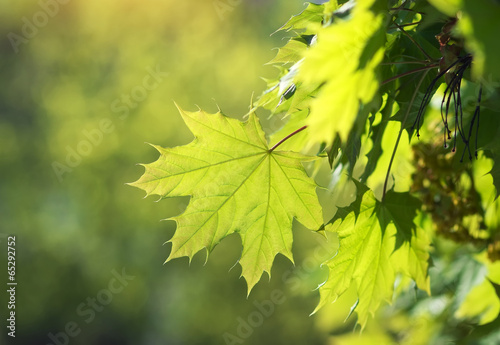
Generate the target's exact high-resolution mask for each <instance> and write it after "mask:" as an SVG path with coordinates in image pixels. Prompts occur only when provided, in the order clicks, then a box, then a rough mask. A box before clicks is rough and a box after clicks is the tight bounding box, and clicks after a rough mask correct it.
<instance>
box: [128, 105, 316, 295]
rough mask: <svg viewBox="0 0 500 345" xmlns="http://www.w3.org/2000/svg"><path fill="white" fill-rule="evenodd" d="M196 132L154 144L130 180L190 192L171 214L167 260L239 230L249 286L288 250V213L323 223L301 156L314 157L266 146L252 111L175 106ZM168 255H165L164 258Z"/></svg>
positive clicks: (149, 188) (158, 190)
mask: <svg viewBox="0 0 500 345" xmlns="http://www.w3.org/2000/svg"><path fill="white" fill-rule="evenodd" d="M180 112H181V115H182V118H183V119H184V122H185V123H186V125H187V126H188V127H189V129H190V130H191V132H192V133H193V134H194V136H195V138H196V139H195V140H194V141H193V142H191V143H190V144H188V145H186V146H182V147H176V148H171V149H164V148H161V147H156V149H157V150H158V151H159V152H160V154H161V156H160V158H159V159H158V160H157V161H156V162H154V163H151V164H147V165H145V168H146V172H145V173H144V175H143V176H142V177H141V178H140V179H139V180H138V181H137V182H135V183H133V184H132V185H133V186H136V187H139V188H142V189H144V190H145V191H146V192H147V194H148V195H152V194H155V195H159V196H161V197H162V198H165V197H172V196H192V199H191V202H190V203H189V205H188V207H187V209H186V211H185V212H184V213H183V214H182V215H180V216H178V217H174V218H173V219H174V220H175V221H176V222H177V231H176V233H175V235H174V237H173V238H172V239H171V240H170V242H171V243H172V251H171V252H170V256H169V258H168V260H170V259H174V258H178V257H182V256H187V257H189V258H190V259H191V258H192V257H193V256H194V255H195V254H196V253H197V252H198V251H200V250H202V249H204V248H206V249H207V250H208V252H210V251H212V250H213V248H214V247H215V246H216V245H217V244H218V243H219V242H220V241H221V240H222V239H223V238H224V237H226V236H228V235H230V234H232V233H234V232H238V233H239V234H240V236H241V239H242V242H243V252H242V254H241V258H240V260H239V263H240V265H241V267H242V276H243V277H244V278H245V279H246V281H247V284H248V293H250V290H251V289H252V287H253V286H254V285H255V284H256V283H257V282H258V281H259V280H260V277H261V275H262V272H263V271H264V272H268V274H269V275H270V274H271V267H272V265H273V261H274V257H275V256H276V254H278V253H281V254H283V255H285V256H286V257H287V258H289V259H290V260H292V261H293V257H292V229H291V228H292V217H295V218H296V219H297V220H298V221H299V222H301V223H302V224H304V225H305V226H306V227H308V228H310V229H319V227H320V226H321V224H322V214H321V206H320V204H319V201H318V198H317V196H316V192H315V188H316V184H315V183H314V182H313V181H312V180H311V179H309V177H308V176H307V175H306V173H305V171H304V168H303V167H302V165H301V162H304V161H307V160H311V159H314V157H307V156H304V155H301V154H298V153H294V152H288V151H276V150H274V149H269V147H268V146H267V142H266V138H265V135H264V132H263V131H262V129H261V126H260V123H259V121H258V118H257V116H255V115H254V114H250V116H249V119H248V121H246V122H240V121H238V120H236V119H231V118H228V117H226V116H224V115H222V114H221V113H217V114H213V115H210V114H207V113H205V112H203V111H198V112H194V113H193V112H186V111H183V110H180ZM168 260H167V261H168Z"/></svg>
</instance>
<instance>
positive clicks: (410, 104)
mask: <svg viewBox="0 0 500 345" xmlns="http://www.w3.org/2000/svg"><path fill="white" fill-rule="evenodd" d="M427 73H429V69H427V70H426V71H425V72H424V74H423V75H422V77H421V78H420V80H419V81H418V84H417V87H416V88H415V91H414V92H413V95H412V96H411V100H410V103H409V104H408V108H407V109H406V114H405V117H404V118H403V121H401V129H400V130H399V133H398V137H397V139H396V144H395V145H394V150H393V151H392V156H391V160H390V161H389V167H388V168H387V174H386V175H385V181H384V189H383V192H382V202H383V201H384V198H385V194H386V193H387V183H388V181H389V175H390V174H391V168H392V163H394V157H395V156H396V151H397V150H398V145H399V141H400V140H401V135H402V134H403V131H404V129H405V123H406V120H407V119H408V115H409V114H410V110H411V108H412V107H413V103H414V102H415V98H416V97H417V94H418V90H419V89H420V86H421V85H422V82H423V81H424V79H425V77H426V76H427Z"/></svg>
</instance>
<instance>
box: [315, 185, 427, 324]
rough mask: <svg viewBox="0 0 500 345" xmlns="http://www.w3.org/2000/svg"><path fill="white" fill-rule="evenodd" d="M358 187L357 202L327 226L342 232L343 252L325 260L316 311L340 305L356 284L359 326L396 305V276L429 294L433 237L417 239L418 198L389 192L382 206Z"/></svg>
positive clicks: (339, 211) (331, 229) (361, 187)
mask: <svg viewBox="0 0 500 345" xmlns="http://www.w3.org/2000/svg"><path fill="white" fill-rule="evenodd" d="M356 184H357V188H358V193H357V194H358V196H357V198H356V201H354V202H353V203H352V204H351V205H349V206H348V207H344V208H340V209H339V210H338V211H337V214H336V215H335V216H334V217H333V218H332V220H331V221H330V222H329V223H330V226H329V227H327V230H329V231H334V232H336V233H337V234H338V237H339V250H338V252H337V254H336V256H334V257H333V258H332V259H330V260H329V261H327V262H326V265H327V266H328V268H329V278H328V280H327V281H326V282H325V283H324V284H323V285H322V286H321V287H320V302H319V304H318V307H317V308H316V310H317V309H319V308H321V307H322V306H324V305H325V304H327V303H331V302H335V300H336V299H337V298H338V297H339V296H340V295H342V294H343V293H344V292H345V291H346V290H347V289H348V288H349V287H350V286H351V285H354V287H355V289H356V291H357V294H358V304H357V306H356V308H355V310H356V312H357V314H358V323H359V324H360V325H361V326H362V327H364V325H365V324H366V321H367V320H368V316H369V315H370V314H372V315H373V314H374V313H375V311H376V310H377V309H378V307H379V306H380V304H381V302H382V301H387V302H390V301H391V299H392V295H393V290H394V286H393V285H394V280H395V275H396V273H399V272H401V273H404V274H407V275H409V276H410V277H412V278H413V279H414V280H416V281H417V284H418V286H419V287H421V288H422V289H425V290H427V291H428V289H429V280H428V277H427V269H428V259H429V255H428V247H429V242H430V239H429V237H426V236H423V235H422V234H419V235H420V236H421V237H420V238H418V239H417V238H416V235H417V234H416V233H415V232H414V231H413V230H414V229H415V224H414V221H413V220H414V218H415V216H416V213H417V209H418V208H419V206H420V204H419V202H418V201H417V200H416V199H413V198H411V197H410V196H409V195H408V194H407V193H395V192H390V193H388V194H387V195H386V199H385V200H384V202H380V201H378V200H377V199H376V198H375V196H374V194H373V192H372V191H371V190H369V189H368V188H367V187H366V186H364V185H362V184H360V183H358V182H356ZM402 200H405V203H401V201H402Z"/></svg>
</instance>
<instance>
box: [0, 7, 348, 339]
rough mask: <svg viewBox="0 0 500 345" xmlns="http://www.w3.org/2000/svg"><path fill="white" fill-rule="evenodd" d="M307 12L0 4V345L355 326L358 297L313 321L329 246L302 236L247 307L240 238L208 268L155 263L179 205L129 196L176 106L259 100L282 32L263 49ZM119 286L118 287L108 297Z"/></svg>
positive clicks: (288, 333)
mask: <svg viewBox="0 0 500 345" xmlns="http://www.w3.org/2000/svg"><path fill="white" fill-rule="evenodd" d="M303 8H304V4H303V2H302V0H293V1H291V0H275V1H263V0H254V1H250V0H248V1H229V0H221V1H194V0H188V1H173V0H162V1H159V0H151V1H147V2H140V1H133V0H120V1H117V0H107V1H102V0H86V1H78V0H72V1H71V0H66V1H62V0H61V1H59V2H58V1H55V0H52V1H51V0H42V1H40V2H32V1H14V0H2V1H0V71H1V75H0V173H1V180H0V241H1V242H0V246H1V250H0V253H1V258H0V264H1V266H0V281H2V285H3V286H4V287H5V286H6V285H5V283H6V281H7V269H6V268H7V265H6V255H7V254H6V246H7V238H6V236H7V235H15V236H16V248H17V253H16V259H17V266H16V268H17V271H16V273H17V274H16V281H17V282H18V286H17V295H16V298H17V305H16V338H15V339H13V338H10V337H8V336H7V334H6V333H7V332H6V331H7V329H6V327H5V326H6V321H5V319H6V318H7V312H8V310H7V307H6V305H7V295H6V293H5V291H4V290H5V289H4V288H1V290H2V291H3V292H2V293H1V294H0V296H1V301H0V315H1V319H2V320H3V321H1V322H0V324H1V327H0V343H5V344H10V343H12V344H54V345H56V344H57V342H59V343H60V344H67V343H69V344H96V345H99V344H103V345H104V344H110V345H112V344H224V343H228V342H227V341H226V340H227V339H233V340H234V339H235V338H228V334H231V335H234V336H235V337H238V339H239V340H241V341H242V342H244V343H246V344H324V343H325V342H326V341H327V338H328V333H330V332H331V331H332V325H334V324H338V325H341V326H337V327H340V328H343V329H349V327H351V329H352V326H353V325H352V323H350V322H348V323H347V324H343V323H341V321H343V319H344V318H345V316H346V312H345V310H342V308H344V307H345V308H347V309H348V306H349V305H351V304H352V302H353V301H352V298H353V296H350V297H349V296H347V297H346V303H345V305H344V304H342V303H340V304H339V303H337V304H335V308H333V309H332V308H331V309H328V308H325V309H323V310H322V311H321V312H319V313H318V314H316V315H314V316H309V314H310V313H311V312H312V311H313V310H314V308H315V305H316V303H317V302H318V299H319V298H318V293H317V291H314V289H315V287H316V286H317V285H318V284H319V283H320V282H321V281H322V280H324V278H325V272H324V271H322V270H321V269H318V268H317V264H318V263H319V262H320V261H323V260H325V259H326V256H327V255H329V252H328V250H329V249H330V252H331V248H332V243H331V241H330V242H329V243H326V242H325V241H324V239H323V238H318V237H317V236H316V234H311V233H309V232H307V231H306V230H304V229H302V228H300V227H299V226H296V229H295V230H294V234H295V235H294V236H295V241H294V254H295V257H296V261H295V262H296V265H295V267H294V266H293V265H292V264H291V263H290V262H288V261H286V260H285V259H283V258H282V257H278V258H277V261H276V266H275V268H274V269H273V277H272V279H271V281H268V279H266V278H263V279H262V281H261V282H260V283H259V284H258V285H257V287H256V288H255V289H254V291H253V292H252V294H251V295H250V296H249V297H248V298H247V296H246V285H245V282H244V281H243V279H239V274H240V268H239V266H235V267H234V268H232V269H231V267H232V266H233V265H234V264H235V263H236V261H237V259H238V257H239V254H240V251H241V246H240V241H239V238H238V237H237V236H231V237H229V238H228V239H226V240H225V241H223V242H222V243H221V244H220V245H219V246H218V247H217V248H216V250H215V251H214V252H213V253H212V254H211V255H210V257H209V260H208V262H207V263H206V264H205V254H204V253H200V254H198V255H197V256H196V257H195V259H194V260H193V261H192V262H191V264H189V263H188V260H187V259H179V260H174V261H172V262H169V263H167V264H164V260H165V259H166V258H167V256H168V253H169V250H170V245H169V244H164V243H165V242H166V241H168V239H169V238H170V237H171V236H172V234H173V233H174V231H175V223H174V222H172V221H160V220H161V219H165V218H168V217H171V216H174V215H177V214H179V213H180V212H182V211H183V210H184V208H185V207H186V205H187V203H188V202H189V199H188V198H184V199H183V198H175V199H167V200H163V201H161V202H158V203H156V202H155V200H154V199H153V198H147V199H143V196H144V193H143V192H142V191H140V190H138V189H134V188H132V187H129V186H127V185H126V183H127V182H132V181H134V180H136V179H137V178H138V177H139V176H140V175H141V174H142V173H143V168H142V167H140V166H137V165H136V163H148V162H151V161H153V160H156V158H157V152H156V151H155V150H154V149H153V148H151V147H150V146H148V145H146V144H145V143H146V142H149V143H155V144H159V145H162V146H177V145H182V144H186V143H188V142H189V141H191V140H192V136H191V134H190V133H189V131H188V130H187V128H186V126H185V125H184V124H183V123H182V121H181V117H180V116H179V114H178V112H177V110H176V108H175V105H174V101H175V102H177V103H178V104H179V105H180V106H181V107H183V108H184V109H187V110H195V109H197V106H200V107H202V108H203V109H205V110H207V111H210V112H215V111H216V110H217V108H218V107H220V108H221V109H222V111H223V112H224V113H226V114H228V115H230V116H234V117H239V118H241V117H242V116H243V115H244V114H245V113H246V112H247V111H248V105H249V104H250V101H251V96H252V93H255V95H259V94H260V93H261V92H262V91H263V89H264V87H265V82H264V81H263V80H262V79H260V77H266V76H267V77H271V76H273V74H274V70H273V68H272V67H270V66H266V65H265V63H266V62H267V61H269V60H271V58H272V57H273V56H274V54H275V51H273V48H275V47H278V46H281V45H282V44H283V41H282V40H283V37H285V36H286V33H277V34H275V35H272V36H270V34H271V33H273V32H274V31H275V30H276V29H278V28H279V27H280V26H281V24H283V23H285V22H286V20H287V19H288V18H289V17H290V16H291V15H293V14H296V13H298V12H300V10H301V9H303ZM260 115H261V117H262V118H265V117H266V114H265V113H262V114H260ZM264 123H265V121H264ZM267 126H271V127H272V126H274V125H272V124H271V125H269V124H268V125H267ZM275 129H276V128H268V127H266V130H267V131H272V130H275ZM318 244H319V246H318ZM328 246H330V247H329V249H328V248H327V247H328ZM333 246H334V244H333ZM315 248H320V249H321V250H318V249H315ZM322 250H323V251H322ZM330 254H331V253H330ZM230 269H231V270H230ZM116 272H118V273H122V272H126V274H127V275H128V276H130V279H129V280H127V281H126V285H125V286H123V289H121V291H120V292H116V293H110V292H109V291H110V287H109V284H110V282H112V281H113V282H114V280H113V279H114V277H115V275H116ZM132 277H133V278H132ZM116 286H117V285H115V287H116ZM275 290H277V291H278V292H279V293H280V294H281V295H282V296H283V298H282V299H280V300H281V301H284V302H283V303H281V304H279V305H278V304H275V305H274V307H273V311H272V312H270V313H269V314H270V315H269V316H265V317H264V318H263V320H262V321H259V318H258V317H257V318H254V321H253V322H254V324H258V326H255V327H252V330H251V332H250V331H248V330H247V331H246V332H245V330H244V329H239V327H243V326H241V324H242V323H241V320H243V321H245V322H248V319H249V317H250V318H251V317H252V316H251V315H252V313H254V312H255V311H256V310H257V311H258V308H257V307H256V304H259V303H261V304H262V303H263V301H266V300H269V298H270V296H271V295H272V292H273V291H275ZM350 299H351V300H350ZM92 301H94V303H95V304H91V303H92ZM256 302H257V303H256ZM343 306H344V307H343ZM91 310H92V311H91ZM339 310H341V311H339ZM255 315H256V314H254V316H255ZM339 322H340V323H339ZM68 325H69V326H68ZM238 332H239V333H238ZM242 332H243V333H242ZM71 334H76V335H75V336H73V335H71ZM242 334H244V335H245V336H242ZM51 335H52V338H51ZM225 337H226V338H225ZM54 339H55V340H54ZM239 340H234V341H235V342H234V343H235V344H236V343H240V341H239Z"/></svg>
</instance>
